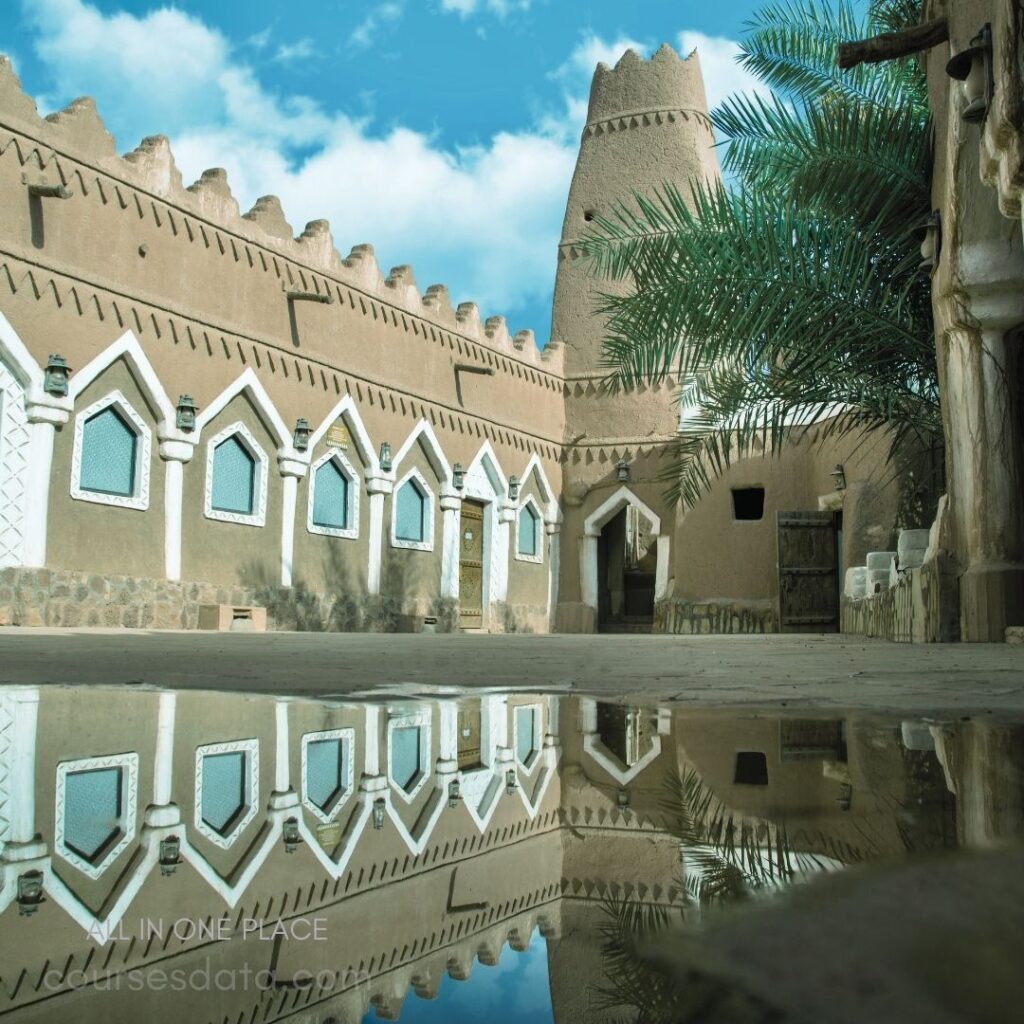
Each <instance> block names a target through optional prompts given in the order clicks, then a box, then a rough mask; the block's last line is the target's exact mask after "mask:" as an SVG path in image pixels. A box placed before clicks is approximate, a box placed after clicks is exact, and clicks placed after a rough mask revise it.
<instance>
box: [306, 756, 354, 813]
mask: <svg viewBox="0 0 1024 1024" xmlns="http://www.w3.org/2000/svg"><path fill="white" fill-rule="evenodd" d="M344 754H345V750H344V746H343V744H342V742H341V740H314V741H313V742H311V743H310V744H309V745H308V746H307V747H306V796H307V797H309V799H310V800H311V801H312V802H313V803H314V804H316V806H317V807H319V808H320V810H322V811H325V810H327V808H328V806H329V805H330V804H331V803H332V802H333V801H334V798H335V797H336V796H337V794H338V791H339V790H341V789H344V788H345V787H346V786H347V785H348V780H347V778H346V774H347V773H346V767H345V758H344Z"/></svg>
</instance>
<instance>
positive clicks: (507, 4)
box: [441, 0, 533, 18]
mask: <svg viewBox="0 0 1024 1024" xmlns="http://www.w3.org/2000/svg"><path fill="white" fill-rule="evenodd" d="M532 3H533V0H441V10H442V11H445V12H446V13H448V14H457V15H458V16H459V17H460V18H468V17H469V16H470V15H471V14H476V13H477V11H490V12H491V13H492V14H496V15H497V16H498V17H499V18H504V17H505V16H506V15H507V14H511V13H512V12H513V11H528V10H529V9H530V5H531V4H532Z"/></svg>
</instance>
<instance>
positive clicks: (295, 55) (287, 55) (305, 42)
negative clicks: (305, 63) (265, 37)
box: [274, 36, 316, 64]
mask: <svg viewBox="0 0 1024 1024" xmlns="http://www.w3.org/2000/svg"><path fill="white" fill-rule="evenodd" d="M315 53H316V48H315V47H314V46H313V40H312V39H310V38H309V37H308V36H307V37H306V38H305V39H300V40H299V41H298V42H296V43H282V44H281V45H280V46H279V47H278V48H277V52H276V53H275V54H274V60H275V61H277V62H278V63H279V64H289V63H291V62H292V61H293V60H308V59H309V58H310V57H312V56H313V55H314V54H315Z"/></svg>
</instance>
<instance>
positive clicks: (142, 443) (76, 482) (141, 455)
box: [71, 390, 153, 512]
mask: <svg viewBox="0 0 1024 1024" xmlns="http://www.w3.org/2000/svg"><path fill="white" fill-rule="evenodd" d="M108 408H114V409H116V410H117V411H118V412H119V413H120V414H121V416H122V417H123V418H124V419H126V420H127V421H128V423H129V425H130V426H129V429H134V430H135V436H136V438H137V444H136V445H135V473H134V477H135V484H134V492H133V493H132V494H101V493H99V492H98V491H86V490H83V488H82V455H83V450H82V449H83V447H84V443H85V424H86V421H87V420H90V419H92V417H93V416H95V415H96V414H97V413H101V412H103V411H104V410H105V409H108ZM152 438H153V435H152V432H151V431H150V429H149V427H147V426H146V423H145V421H144V420H143V419H142V417H141V416H140V415H139V414H138V413H137V412H136V411H135V410H134V409H133V408H132V406H131V403H130V402H129V401H128V399H127V398H125V397H124V395H123V394H122V393H121V392H120V391H117V390H115V391H111V392H110V394H109V395H105V396H104V397H103V398H101V399H99V400H98V401H96V402H93V403H92V405H90V406H88V407H87V408H85V409H83V410H82V411H81V412H80V413H78V414H77V415H76V416H75V440H74V447H73V448H72V452H71V497H72V498H74V499H75V500H76V501H91V502H95V503H96V504H97V505H115V506H117V507H118V508H133V509H136V510H137V511H139V512H145V511H146V510H147V509H148V508H149V461H150V452H151V451H152V447H153V440H152Z"/></svg>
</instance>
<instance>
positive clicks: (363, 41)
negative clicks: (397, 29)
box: [348, 0, 403, 49]
mask: <svg viewBox="0 0 1024 1024" xmlns="http://www.w3.org/2000/svg"><path fill="white" fill-rule="evenodd" d="M402 13H403V11H402V5H401V4H400V3H396V2H394V0H386V2H385V3H379V4H377V5H376V6H375V7H374V8H373V9H372V10H371V11H370V13H369V14H367V15H366V17H365V18H363V20H362V21H361V22H360V23H359V24H358V25H356V27H355V28H354V29H353V30H352V34H351V35H350V36H349V37H348V41H349V44H350V45H352V46H357V47H359V48H360V49H366V48H367V47H368V46H370V45H371V44H372V43H373V41H374V38H375V37H376V35H377V32H378V30H379V29H380V27H381V26H382V25H385V24H387V23H388V22H394V21H398V19H399V18H401V16H402Z"/></svg>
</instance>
